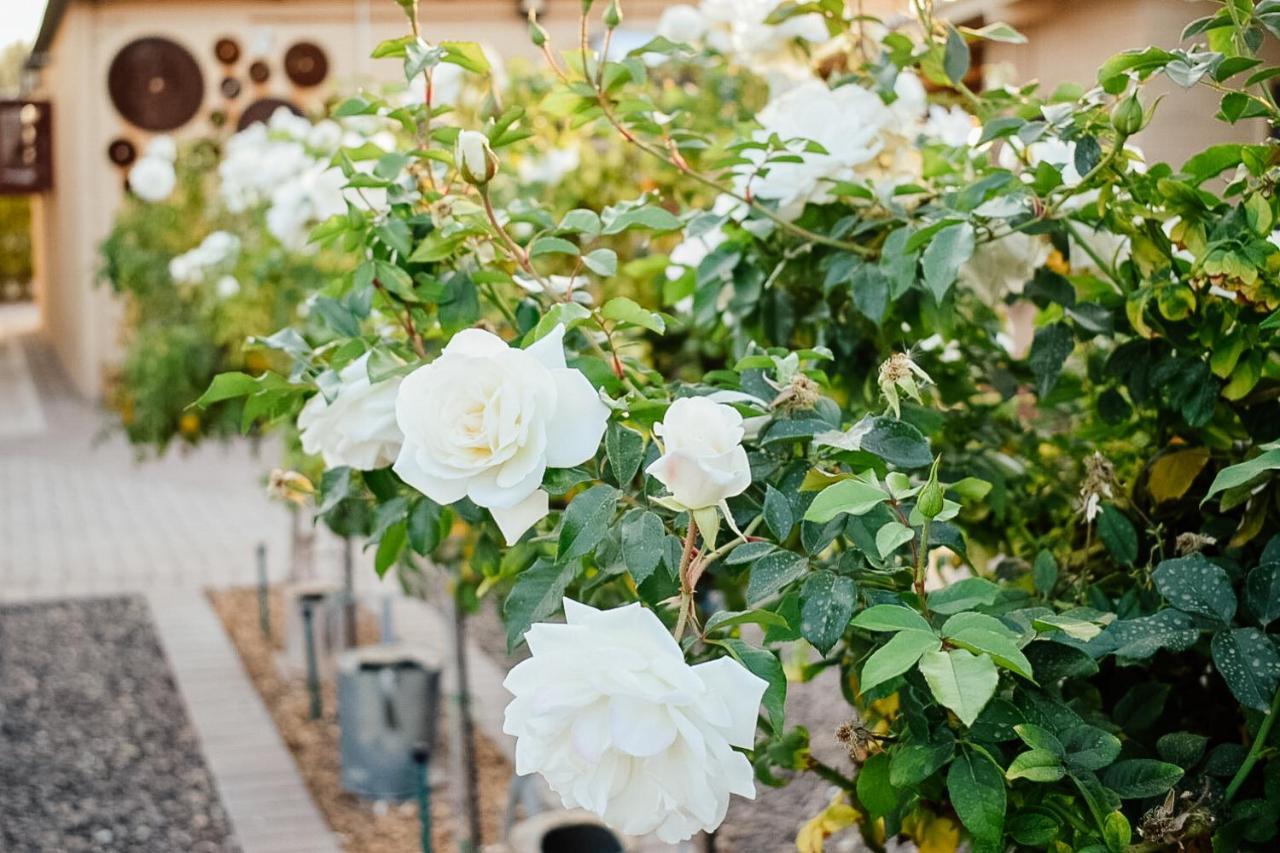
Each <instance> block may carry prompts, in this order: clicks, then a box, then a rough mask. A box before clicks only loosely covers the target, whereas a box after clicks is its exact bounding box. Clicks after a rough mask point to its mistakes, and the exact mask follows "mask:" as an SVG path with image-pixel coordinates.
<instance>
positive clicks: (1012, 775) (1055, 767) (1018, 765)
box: [1004, 749, 1067, 782]
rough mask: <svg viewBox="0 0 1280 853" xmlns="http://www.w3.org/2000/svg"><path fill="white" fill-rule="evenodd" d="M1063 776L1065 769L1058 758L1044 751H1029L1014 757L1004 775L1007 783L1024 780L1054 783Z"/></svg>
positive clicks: (1065, 773) (1065, 772)
mask: <svg viewBox="0 0 1280 853" xmlns="http://www.w3.org/2000/svg"><path fill="white" fill-rule="evenodd" d="M1065 775H1067V771H1066V768H1064V767H1063V766H1062V761H1061V760H1060V759H1059V758H1058V756H1056V755H1054V754H1053V753H1052V752H1049V751H1048V750H1044V749H1031V750H1027V751H1026V752H1024V753H1021V754H1020V755H1018V756H1016V757H1015V758H1014V759H1013V761H1011V762H1009V769H1008V770H1006V771H1005V773H1004V776H1005V778H1006V779H1008V780H1009V781H1013V780H1014V779H1026V780H1028V781H1031V782H1056V781H1058V780H1059V779H1061V778H1062V777H1063V776H1065Z"/></svg>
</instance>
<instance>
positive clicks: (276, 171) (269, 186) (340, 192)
mask: <svg viewBox="0 0 1280 853" xmlns="http://www.w3.org/2000/svg"><path fill="white" fill-rule="evenodd" d="M378 126H379V125H378V123H377V122H376V120H375V121H374V122H372V123H369V122H365V123H359V122H352V121H348V122H347V123H346V126H343V125H339V124H338V123H337V122H335V121H331V120H324V121H320V122H318V123H316V124H314V125H313V124H312V123H311V122H310V121H308V120H307V119H305V118H302V117H300V116H296V115H294V114H293V113H291V112H290V111H289V110H287V109H285V108H284V107H281V108H280V109H278V110H276V112H275V114H274V115H272V116H271V119H270V121H268V122H267V123H266V124H263V123H261V122H258V123H255V124H252V125H250V126H249V127H247V128H245V129H244V130H242V131H240V132H239V133H237V134H236V135H235V136H233V137H231V139H229V140H228V141H227V145H226V150H225V152H224V155H223V159H222V162H221V163H220V164H219V165H218V178H219V180H220V189H219V193H220V195H221V197H222V201H223V204H225V205H226V207H227V209H228V210H230V211H231V212H233V213H240V212H243V211H246V210H249V209H251V208H254V207H257V206H258V205H262V204H265V205H267V212H266V216H267V230H268V231H270V232H271V234H272V235H273V236H274V237H275V238H276V239H277V240H279V241H280V242H281V243H283V244H284V245H285V246H288V247H289V248H291V249H295V250H299V249H302V248H304V247H305V245H306V239H307V232H308V229H309V227H310V226H311V225H314V224H315V223H317V222H322V221H323V220H325V219H327V218H329V217H330V216H333V215H335V214H339V213H342V212H343V211H345V210H346V209H347V201H348V198H349V197H350V196H349V193H348V191H346V190H344V187H345V186H346V183H347V180H346V177H345V176H344V175H343V174H342V170H340V169H338V168H337V167H335V166H331V165H330V162H331V159H332V157H333V154H334V152H335V151H336V150H337V149H338V148H339V146H344V145H346V146H358V145H360V144H362V143H364V142H372V143H373V144H374V145H377V146H378V147H381V148H384V149H386V150H388V151H390V150H394V148H395V139H394V137H392V136H391V135H390V134H389V133H387V132H385V131H382V130H378V129H377V128H378ZM364 199H366V200H368V201H369V203H371V204H374V205H375V206H376V205H381V204H382V203H383V201H384V194H383V193H381V192H380V191H377V190H367V191H365V192H364Z"/></svg>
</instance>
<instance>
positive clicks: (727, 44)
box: [658, 0, 828, 82]
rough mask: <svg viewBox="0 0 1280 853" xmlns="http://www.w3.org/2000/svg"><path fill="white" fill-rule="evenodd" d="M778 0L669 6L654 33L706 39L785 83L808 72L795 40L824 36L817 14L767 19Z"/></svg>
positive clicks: (706, 0) (707, 0) (704, 1)
mask: <svg viewBox="0 0 1280 853" xmlns="http://www.w3.org/2000/svg"><path fill="white" fill-rule="evenodd" d="M781 2H782V0H702V2H701V3H700V4H698V5H697V6H691V5H688V4H684V3H681V4H677V5H675V6H670V7H668V8H667V9H666V10H665V11H664V12H663V13H662V17H661V19H660V20H659V21H658V34H659V35H662V36H665V37H666V38H668V39H670V40H671V41H675V42H683V43H686V44H693V43H699V42H701V43H705V44H706V46H707V47H709V48H711V49H712V50H716V51H719V52H720V53H723V54H725V55H726V56H728V57H730V58H732V59H733V60H734V61H736V62H739V63H741V64H743V65H746V66H748V67H750V68H751V69H752V70H753V71H755V72H756V73H759V74H761V76H764V77H766V78H769V79H770V80H771V81H772V80H775V79H776V80H777V81H778V82H785V81H786V80H788V79H794V78H795V77H797V76H807V74H808V71H807V66H808V62H807V60H806V59H805V58H804V55H803V53H801V52H800V51H798V50H796V49H795V47H796V45H797V44H798V43H802V42H809V43H811V44H813V43H819V42H825V41H826V40H827V39H828V33H827V27H826V24H825V23H823V20H822V16H821V15H813V14H809V15H796V16H793V17H791V18H788V19H787V20H785V21H783V22H781V23H779V24H769V23H766V21H767V20H768V18H769V15H770V14H772V13H773V11H774V10H775V9H777V8H778V6H779V5H781Z"/></svg>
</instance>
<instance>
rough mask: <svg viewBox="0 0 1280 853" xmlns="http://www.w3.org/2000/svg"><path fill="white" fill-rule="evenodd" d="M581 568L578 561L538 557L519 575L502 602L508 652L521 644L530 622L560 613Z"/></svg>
mask: <svg viewBox="0 0 1280 853" xmlns="http://www.w3.org/2000/svg"><path fill="white" fill-rule="evenodd" d="M578 569H579V564H578V563H577V561H574V562H570V563H564V564H559V563H553V562H551V561H550V560H538V561H537V562H535V563H534V564H533V565H532V566H530V567H529V568H527V569H525V570H524V571H523V572H521V573H520V574H519V575H517V576H516V582H515V585H514V586H512V587H511V594H510V595H508V596H507V600H506V602H504V603H503V605H502V621H503V622H505V623H506V626H507V651H511V650H512V649H514V648H515V647H516V646H517V645H519V644H520V641H521V640H522V639H524V634H525V631H528V630H529V626H530V625H532V624H533V623H534V622H537V621H538V620H539V619H545V618H546V617H548V616H550V615H551V614H552V613H555V612H556V608H558V607H559V606H560V599H561V598H563V597H564V591H565V589H566V588H567V587H568V586H569V582H570V581H572V580H573V578H574V577H575V576H576V575H577V573H578Z"/></svg>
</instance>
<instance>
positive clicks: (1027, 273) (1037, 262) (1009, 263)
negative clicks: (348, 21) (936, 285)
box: [959, 231, 1052, 305]
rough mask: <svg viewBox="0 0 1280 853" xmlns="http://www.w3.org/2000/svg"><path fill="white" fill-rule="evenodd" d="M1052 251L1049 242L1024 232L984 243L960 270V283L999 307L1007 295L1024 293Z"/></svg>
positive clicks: (988, 302) (985, 300) (990, 303)
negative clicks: (1024, 289) (1023, 290)
mask: <svg viewBox="0 0 1280 853" xmlns="http://www.w3.org/2000/svg"><path fill="white" fill-rule="evenodd" d="M1051 250H1052V246H1050V245H1049V241H1048V240H1046V239H1044V238H1043V237H1040V236H1037V235H1032V234H1023V233H1022V232H1021V231H1014V232H1013V233H1011V234H1008V235H1006V236H1004V237H1001V238H1000V239H999V240H992V241H989V242H983V243H980V244H978V246H977V248H975V249H974V250H973V256H972V257H970V258H969V260H967V261H965V262H964V264H963V265H961V267H960V276H959V278H960V284H961V286H963V287H967V288H969V289H970V290H971V291H972V292H974V293H976V294H977V295H978V296H979V298H981V299H982V300H983V301H984V302H986V303H987V304H988V305H997V304H999V303H1001V302H1003V301H1004V299H1005V297H1006V296H1011V295H1012V296H1019V295H1021V294H1022V288H1023V287H1025V286H1026V284H1027V282H1028V281H1030V280H1031V279H1032V278H1033V277H1035V274H1036V270H1037V269H1039V268H1040V267H1041V266H1043V265H1044V262H1045V261H1047V260H1048V259H1049V252H1050V251H1051Z"/></svg>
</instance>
